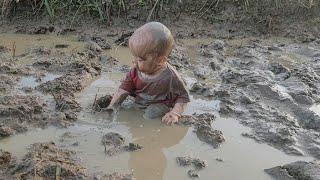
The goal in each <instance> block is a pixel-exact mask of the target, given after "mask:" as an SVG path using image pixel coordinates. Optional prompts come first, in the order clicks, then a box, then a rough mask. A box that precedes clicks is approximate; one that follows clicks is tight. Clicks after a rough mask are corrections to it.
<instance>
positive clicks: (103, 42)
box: [78, 34, 111, 50]
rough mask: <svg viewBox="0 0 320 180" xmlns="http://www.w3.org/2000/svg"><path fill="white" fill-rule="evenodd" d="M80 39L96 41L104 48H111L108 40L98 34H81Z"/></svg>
mask: <svg viewBox="0 0 320 180" xmlns="http://www.w3.org/2000/svg"><path fill="white" fill-rule="evenodd" d="M78 41H85V42H89V41H92V42H94V43H96V44H97V45H98V46H99V47H100V48H101V49H103V50H106V49H111V45H110V44H109V43H108V42H107V40H106V39H105V38H103V37H101V36H98V35H90V34H80V35H79V36H78Z"/></svg>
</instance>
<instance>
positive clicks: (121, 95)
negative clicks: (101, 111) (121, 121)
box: [108, 88, 129, 109]
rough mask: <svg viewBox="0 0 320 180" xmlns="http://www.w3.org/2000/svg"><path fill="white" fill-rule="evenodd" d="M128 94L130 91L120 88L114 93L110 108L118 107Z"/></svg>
mask: <svg viewBox="0 0 320 180" xmlns="http://www.w3.org/2000/svg"><path fill="white" fill-rule="evenodd" d="M128 95H129V92H127V91H125V90H123V89H121V88H119V89H118V91H117V92H116V93H115V94H114V95H113V97H112V99H111V102H110V104H109V106H108V109H117V108H118V107H119V106H120V105H121V103H122V102H123V101H124V100H125V99H126V97H127V96H128Z"/></svg>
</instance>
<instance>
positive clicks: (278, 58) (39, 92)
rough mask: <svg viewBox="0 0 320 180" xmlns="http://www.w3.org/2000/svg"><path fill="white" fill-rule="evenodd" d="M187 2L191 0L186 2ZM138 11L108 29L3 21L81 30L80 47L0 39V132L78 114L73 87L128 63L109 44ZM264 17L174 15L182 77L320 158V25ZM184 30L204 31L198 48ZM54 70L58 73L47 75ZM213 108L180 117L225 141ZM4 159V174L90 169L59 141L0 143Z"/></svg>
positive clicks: (124, 36) (129, 147) (308, 173)
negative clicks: (19, 45)
mask: <svg viewBox="0 0 320 180" xmlns="http://www.w3.org/2000/svg"><path fill="white" fill-rule="evenodd" d="M204 7H206V6H204ZM235 8H236V7H234V6H231V7H229V8H226V9H224V10H223V11H222V10H221V9H219V8H218V9H217V10H219V11H220V12H224V13H221V14H220V15H219V17H220V16H221V17H226V18H227V19H230V14H233V15H234V16H236V19H238V20H239V19H241V17H243V16H241V15H240V14H239V13H231V12H233V10H235ZM190 9H192V8H191V6H190V7H188V8H186V10H187V11H188V10H190ZM236 12H237V11H236ZM228 13H229V14H228ZM132 15H133V14H129V19H128V21H129V22H130V24H131V25H130V26H129V25H127V24H122V23H121V22H122V21H121V20H119V21H118V22H117V21H116V22H115V24H114V26H112V27H110V28H108V29H107V28H105V29H103V28H102V27H104V26H102V25H95V26H92V27H91V28H88V26H91V25H92V23H89V22H84V23H83V24H80V25H79V27H77V28H66V27H64V26H63V25H58V24H57V25H52V24H48V23H43V22H42V21H39V22H22V23H21V25H19V26H16V24H18V23H20V21H17V22H16V23H12V25H7V26H6V27H2V28H3V29H1V31H2V32H11V33H12V32H15V33H17V34H18V33H19V34H33V35H34V36H37V37H39V38H40V37H41V35H43V34H55V35H57V36H62V35H66V36H67V35H75V34H76V35H77V38H76V39H77V41H79V42H80V43H83V47H82V48H78V49H70V48H71V45H69V44H67V43H59V44H55V45H54V48H48V47H41V46H36V45H35V46H34V47H32V48H30V49H26V50H25V51H24V52H23V53H21V54H15V50H14V49H13V48H11V45H10V46H8V47H6V46H4V45H2V44H0V59H1V63H0V80H1V81H0V94H1V97H0V138H1V139H3V138H7V137H9V136H14V135H16V134H18V133H23V132H26V131H28V130H31V129H33V128H34V127H41V128H45V127H47V126H49V125H59V126H63V127H67V126H70V125H72V124H73V123H77V122H78V119H79V114H81V112H84V111H85V110H86V109H85V108H86V107H82V106H81V104H80V103H79V102H78V101H77V98H76V96H77V93H80V92H82V91H83V90H84V89H85V88H86V87H89V86H90V84H91V83H92V82H93V81H94V80H96V79H97V78H99V77H101V75H102V74H103V75H105V74H106V73H118V74H119V73H124V72H127V71H128V69H129V67H128V66H126V65H123V64H121V63H120V59H117V58H115V57H112V56H110V54H109V52H108V51H106V50H108V49H112V50H113V49H117V48H119V47H120V46H123V47H127V46H128V38H129V37H130V35H131V34H132V32H133V30H134V29H135V28H136V27H138V26H139V25H141V24H142V23H143V22H144V21H143V22H142V21H141V20H135V19H137V18H130V17H131V16H132ZM240 16H241V17H240ZM270 16H271V15H270ZM139 17H140V16H138V19H139ZM259 17H261V18H265V19H263V20H262V21H259V22H260V24H258V25H257V27H256V28H253V27H251V26H248V27H247V24H246V23H244V24H241V23H240V24H239V23H236V22H235V21H227V20H226V21H224V23H213V24H208V23H207V22H208V21H209V20H208V18H210V17H209V16H205V17H204V19H197V18H194V17H191V18H190V17H189V16H188V17H187V16H181V17H180V18H181V19H180V20H179V21H176V22H173V21H170V20H168V22H167V23H166V25H168V26H169V27H170V29H172V31H173V33H174V36H175V39H176V46H175V48H174V50H173V51H172V53H171V55H170V57H169V59H170V60H169V63H171V64H172V65H173V66H174V67H176V68H177V70H178V71H179V72H180V73H181V74H183V76H184V77H188V78H192V79H193V83H192V84H191V85H190V87H189V88H190V93H191V95H192V96H193V97H195V98H201V99H205V100H208V101H219V113H218V116H221V117H227V118H232V119H234V120H237V121H239V122H240V123H241V124H243V125H244V126H247V127H249V128H250V131H249V132H246V133H243V134H242V135H243V136H244V137H248V138H251V139H254V140H255V141H257V142H259V143H266V144H268V145H270V146H272V147H274V148H276V149H278V150H281V151H283V152H285V153H287V154H291V155H299V156H306V155H310V156H312V157H313V158H315V159H320V143H319V137H320V115H319V114H317V113H316V112H314V111H313V110H311V109H310V107H311V106H314V105H316V104H319V103H320V48H319V46H320V33H319V32H320V31H319V27H317V26H314V27H312V28H310V27H309V26H306V25H305V23H302V22H295V23H288V22H286V21H283V24H280V23H279V24H278V23H276V22H277V21H272V23H276V24H272V23H271V24H272V25H270V24H268V23H266V22H271V21H268V20H269V19H268V17H269V16H259ZM272 17H273V16H272ZM206 18H207V19H206ZM211 18H212V17H211ZM269 18H270V17H269ZM195 21H198V22H195ZM243 21H248V19H244V20H243ZM249 22H250V21H249ZM86 23H87V24H86ZM261 23H262V24H261ZM267 24H268V25H267ZM287 24H290V26H288V25H287ZM314 24H316V23H314ZM271 26H272V27H271ZM97 32H98V33H97ZM271 32H273V34H271ZM257 35H258V36H257ZM188 38H200V39H201V43H200V44H197V45H195V48H196V50H195V52H193V51H190V48H189V47H190V45H189V44H188ZM204 39H206V40H204ZM114 45H116V46H114ZM64 50H66V51H64ZM48 73H53V74H55V75H57V77H55V78H53V79H50V80H45V77H46V74H48ZM108 75H109V74H108ZM28 77H33V78H35V79H36V82H35V83H33V84H31V83H30V84H28V86H24V87H18V84H19V82H21V80H22V79H23V78H28ZM112 86H115V85H112ZM113 88H114V87H113ZM21 90H22V91H21ZM109 93H110V92H106V93H105V94H109ZM105 94H104V95H103V96H102V97H101V98H99V99H97V100H95V101H94V102H93V105H94V109H95V110H96V111H101V109H103V108H106V107H107V106H108V105H109V103H110V99H111V98H112V97H111V96H110V95H105ZM216 117H217V116H215V115H213V114H209V113H197V114H193V115H188V116H187V115H184V116H183V117H182V119H181V120H180V121H179V122H178V125H183V126H190V127H192V128H194V133H195V135H196V136H197V137H198V139H199V140H200V141H202V142H205V143H207V144H209V145H210V146H212V147H213V148H219V147H220V146H223V144H225V143H228V141H227V140H228V139H226V138H225V137H224V135H223V132H222V131H220V130H217V129H215V122H214V119H215V118H216ZM101 143H102V145H103V146H104V147H105V152H106V154H107V155H109V156H114V155H118V154H120V153H122V152H131V151H137V150H141V149H142V146H141V145H139V144H136V143H128V144H126V138H125V137H124V136H123V135H121V134H119V133H108V134H105V135H104V136H103V137H102V140H101ZM77 145H79V144H75V146H77ZM97 148H98V147H97ZM177 161H178V162H179V164H180V165H182V166H189V165H192V164H193V165H194V166H195V169H196V170H190V171H188V174H189V176H190V177H199V174H198V170H199V169H202V168H204V167H206V166H207V164H206V163H205V161H201V160H199V159H194V158H191V157H179V158H177ZM217 161H220V160H217ZM0 165H1V169H0V170H1V176H2V177H4V178H6V177H10V178H13V177H18V178H26V179H30V178H34V177H35V176H36V177H39V178H44V179H48V178H49V179H50V178H54V177H55V178H57V175H59V177H61V178H62V179H70V178H71V179H72V178H73V179H87V177H88V174H90V173H88V172H87V171H86V170H85V168H84V167H83V166H82V165H81V163H80V162H78V161H77V160H75V159H74V152H72V151H71V150H69V149H61V148H59V147H57V146H56V145H55V144H54V143H40V144H34V145H32V146H31V148H30V150H29V152H28V153H27V154H26V155H25V156H24V158H23V159H22V160H20V161H15V158H14V157H13V156H12V155H11V154H10V152H5V151H2V150H1V152H0ZM318 169H319V163H318V162H295V163H291V164H288V165H284V166H279V167H275V168H272V169H268V170H266V172H268V173H269V174H271V175H273V176H275V177H276V178H280V179H286V178H287V179H305V178H306V179H310V178H311V179H312V178H313V179H319V174H318V172H319V170H318ZM95 178H96V179H133V175H132V174H120V173H113V174H109V175H101V176H96V177H95Z"/></svg>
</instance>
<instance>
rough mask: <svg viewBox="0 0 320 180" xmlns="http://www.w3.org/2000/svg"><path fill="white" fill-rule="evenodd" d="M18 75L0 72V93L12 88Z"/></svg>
mask: <svg viewBox="0 0 320 180" xmlns="http://www.w3.org/2000/svg"><path fill="white" fill-rule="evenodd" d="M18 79H19V78H18V77H15V76H13V75H2V74H0V93H3V94H5V93H8V92H10V91H11V90H12V89H13V86H14V85H15V84H16V83H17V82H18Z"/></svg>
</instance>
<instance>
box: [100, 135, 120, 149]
mask: <svg viewBox="0 0 320 180" xmlns="http://www.w3.org/2000/svg"><path fill="white" fill-rule="evenodd" d="M124 142H125V138H124V137H123V136H121V135H120V134H119V133H114V132H110V133H107V134H105V135H104V136H103V137H102V140H101V143H102V145H106V146H121V145H123V144H124Z"/></svg>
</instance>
